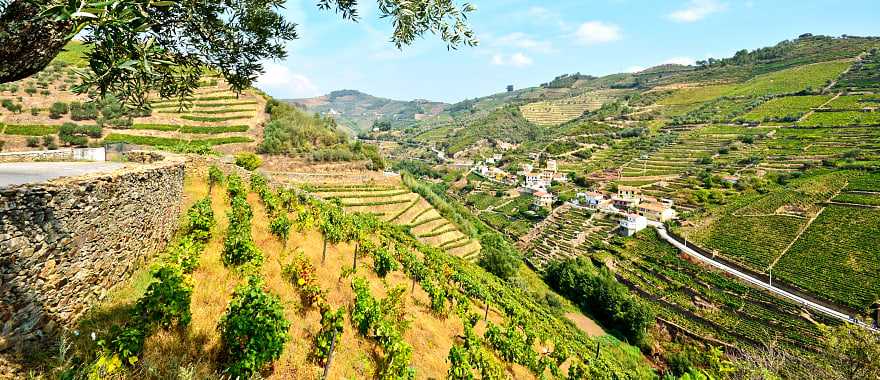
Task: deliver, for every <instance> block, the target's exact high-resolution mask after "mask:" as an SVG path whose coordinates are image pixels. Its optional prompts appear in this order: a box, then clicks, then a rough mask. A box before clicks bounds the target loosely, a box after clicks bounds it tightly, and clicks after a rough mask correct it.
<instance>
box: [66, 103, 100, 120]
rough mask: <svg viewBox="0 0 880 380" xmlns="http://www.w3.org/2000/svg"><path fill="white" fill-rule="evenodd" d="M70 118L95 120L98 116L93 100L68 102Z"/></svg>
mask: <svg viewBox="0 0 880 380" xmlns="http://www.w3.org/2000/svg"><path fill="white" fill-rule="evenodd" d="M70 118H71V119H72V120H76V121H81V120H96V119H97V118H98V107H97V105H95V103H94V102H87V103H80V102H72V103H70Z"/></svg>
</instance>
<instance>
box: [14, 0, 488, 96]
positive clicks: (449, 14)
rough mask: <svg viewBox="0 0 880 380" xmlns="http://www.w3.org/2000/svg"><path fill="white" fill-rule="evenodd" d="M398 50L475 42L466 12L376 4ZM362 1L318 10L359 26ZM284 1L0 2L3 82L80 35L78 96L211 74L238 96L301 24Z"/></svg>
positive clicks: (176, 92) (389, 0)
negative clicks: (421, 42)
mask: <svg viewBox="0 0 880 380" xmlns="http://www.w3.org/2000/svg"><path fill="white" fill-rule="evenodd" d="M377 1H378V3H379V12H380V16H381V17H382V18H389V19H390V20H391V22H392V24H393V26H394V32H393V34H392V36H391V39H390V40H391V42H392V43H393V44H395V45H396V46H397V47H398V48H401V47H403V46H405V45H409V44H411V43H412V42H413V41H415V39H416V38H417V37H419V36H422V35H424V34H426V33H432V34H435V35H437V36H439V37H440V38H441V39H442V40H443V41H445V42H446V43H447V44H448V46H449V47H450V48H456V47H457V46H461V45H466V46H473V45H475V44H476V43H477V40H476V38H475V37H474V35H473V32H472V31H471V30H470V28H469V27H468V25H467V13H469V12H471V11H473V10H474V7H473V6H471V5H470V4H463V5H461V6H458V5H456V4H455V3H454V2H453V0H377ZM357 4H358V2H357V0H317V6H318V7H319V8H320V9H324V10H331V11H335V12H337V13H338V14H340V15H341V17H342V18H344V19H347V20H352V21H357V20H358V14H357ZM283 6H284V0H208V1H206V0H52V1H39V0H0V12H2V14H0V62H3V65H0V83H6V82H12V81H16V80H19V79H23V78H26V77H28V76H30V75H33V74H35V73H37V72H39V71H40V70H42V69H43V68H44V67H45V66H46V65H48V64H49V63H50V62H51V61H52V59H53V58H54V57H55V56H57V55H58V53H60V52H61V51H62V49H63V48H64V46H65V45H66V44H67V42H68V41H70V40H71V39H72V38H73V37H74V36H76V35H78V34H79V35H81V36H84V37H83V38H84V42H85V43H86V45H87V46H88V47H89V48H90V49H89V50H88V52H87V57H86V59H87V61H88V66H89V70H88V71H87V72H85V73H84V74H83V75H84V76H83V81H82V83H81V85H79V86H77V87H76V88H75V90H76V91H79V92H90V91H94V92H95V93H96V94H98V95H99V96H104V95H106V94H114V95H115V96H116V97H118V98H120V99H121V100H122V101H123V103H125V104H126V105H127V106H129V107H133V108H145V107H147V94H148V93H150V92H155V93H158V94H159V96H161V97H163V98H178V99H180V100H181V101H182V100H184V99H186V98H187V97H190V96H191V95H192V94H193V91H194V90H195V88H196V87H197V86H198V81H199V78H200V77H201V75H202V74H203V73H204V72H206V71H207V70H211V71H213V72H216V73H218V74H220V75H222V76H223V77H224V78H225V79H226V80H227V81H228V82H229V83H230V85H231V86H232V88H233V90H235V91H237V92H240V91H242V90H244V89H245V88H247V87H248V86H250V85H251V84H252V83H253V81H254V80H256V78H257V77H258V76H259V75H260V74H262V73H263V66H262V64H261V62H262V61H265V60H273V59H282V58H284V57H285V56H286V51H285V48H284V46H285V43H286V41H288V40H293V39H296V38H297V37H298V36H297V31H296V24H294V23H293V22H291V21H289V20H285V19H284V17H283V16H282V14H281V13H280V11H281V9H282V8H283Z"/></svg>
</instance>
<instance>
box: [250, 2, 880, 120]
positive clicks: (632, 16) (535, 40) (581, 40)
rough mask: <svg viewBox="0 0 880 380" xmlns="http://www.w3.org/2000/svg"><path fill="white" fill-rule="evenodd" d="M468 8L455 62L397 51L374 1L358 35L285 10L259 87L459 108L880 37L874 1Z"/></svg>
mask: <svg viewBox="0 0 880 380" xmlns="http://www.w3.org/2000/svg"><path fill="white" fill-rule="evenodd" d="M454 1H456V3H457V4H459V5H460V4H463V2H462V1H461V0H454ZM469 2H470V3H471V4H473V5H475V6H476V8H477V10H476V11H474V12H473V13H471V14H470V16H469V23H470V26H471V28H472V29H473V30H474V32H475V33H476V35H477V38H478V39H479V40H480V44H479V46H477V47H461V48H459V49H458V50H452V51H449V50H447V48H446V44H445V43H443V42H442V41H440V39H439V38H438V37H436V36H434V35H430V34H428V35H425V36H424V37H423V38H422V39H419V40H417V41H416V42H415V43H414V44H412V45H410V46H406V47H404V48H403V49H402V50H398V49H397V48H395V47H394V45H393V44H391V43H390V42H389V39H390V36H391V32H392V27H391V25H390V20H388V19H382V18H380V17H379V11H378V9H377V6H376V1H375V0H360V1H359V3H360V4H359V5H358V7H359V12H360V16H361V19H360V21H359V22H356V23H355V22H351V21H346V20H342V18H341V17H340V16H339V15H337V14H335V13H333V12H332V11H321V10H319V9H318V8H317V6H316V3H317V1H316V0H288V1H287V3H286V7H285V9H284V10H283V13H284V14H285V16H286V17H287V18H288V20H290V21H292V22H295V23H297V24H298V27H297V30H298V33H299V35H300V38H299V39H297V40H294V41H290V42H289V43H288V44H287V48H288V57H287V59H285V60H283V61H270V62H265V69H266V73H265V74H264V75H263V76H261V77H260V78H259V80H258V81H257V83H256V86H257V87H258V88H260V89H262V90H264V91H267V92H268V93H269V94H270V95H272V96H274V97H276V98H283V99H289V98H301V97H312V96H319V95H323V94H326V93H328V92H330V91H333V90H340V89H355V90H360V91H363V92H366V93H368V94H371V95H375V96H381V97H387V98H392V99H399V100H411V99H429V100H435V101H445V102H450V103H454V102H457V101H461V100H464V99H468V98H475V97H479V96H486V95H491V94H493V93H497V92H502V91H504V89H505V87H506V86H507V85H509V84H512V85H514V87H515V88H523V87H530V86H536V85H539V84H541V83H544V82H548V81H550V80H551V79H553V78H554V77H556V76H557V75H560V74H564V73H575V72H580V73H582V74H591V75H597V76H599V75H606V74H612V73H619V72H633V71H638V70H641V69H644V68H648V67H651V66H654V65H658V64H663V63H681V64H689V63H693V62H694V61H696V60H699V59H705V58H708V57H715V58H721V57H727V56H731V55H733V53H734V52H736V51H737V50H740V49H749V50H751V49H756V48H760V47H764V46H770V45H775V44H776V43H778V42H780V41H782V40H786V39H794V38H796V37H797V36H798V35H800V34H803V33H813V34H824V35H831V36H840V35H843V34H847V35H853V36H869V35H872V36H880V22H878V16H880V1H878V0H847V1H819V0H815V1H811V0H800V1H789V0H755V1H733V0H664V1H656V0H651V1H647V0H643V1H636V0H556V1H537V0H469Z"/></svg>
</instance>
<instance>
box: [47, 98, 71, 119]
mask: <svg viewBox="0 0 880 380" xmlns="http://www.w3.org/2000/svg"><path fill="white" fill-rule="evenodd" d="M68 111H70V109H69V108H68V107H67V103H64V102H55V103H52V107H49V117H50V118H52V119H60V118H61V116H62V115H65V114H67V112H68Z"/></svg>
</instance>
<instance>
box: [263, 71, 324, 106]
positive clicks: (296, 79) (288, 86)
mask: <svg viewBox="0 0 880 380" xmlns="http://www.w3.org/2000/svg"><path fill="white" fill-rule="evenodd" d="M265 69H266V72H265V73H264V74H263V75H261V76H260V77H259V78H258V79H257V83H256V85H257V87H259V88H261V89H267V90H268V89H271V90H275V91H276V92H278V93H281V94H283V95H284V96H287V97H294V98H299V97H308V96H314V95H318V87H317V86H315V84H314V83H312V81H311V79H309V78H308V77H306V76H305V75H302V74H299V73H294V72H292V71H290V69H289V68H287V67H286V66H282V65H279V64H277V63H267V64H266V65H265Z"/></svg>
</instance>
